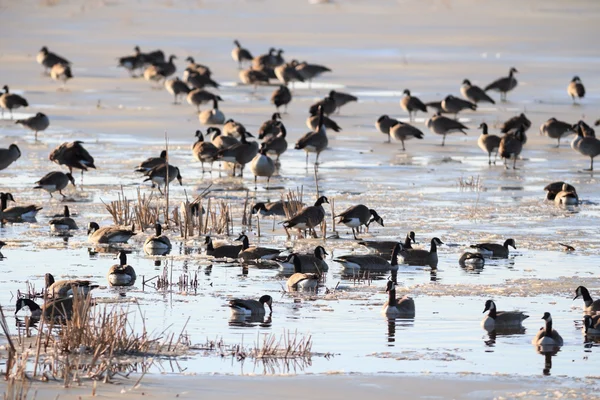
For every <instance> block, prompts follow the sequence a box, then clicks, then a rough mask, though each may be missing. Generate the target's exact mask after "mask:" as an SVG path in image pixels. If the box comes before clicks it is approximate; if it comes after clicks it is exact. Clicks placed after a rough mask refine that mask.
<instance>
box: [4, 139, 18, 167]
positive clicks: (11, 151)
mask: <svg viewBox="0 0 600 400" xmlns="http://www.w3.org/2000/svg"><path fill="white" fill-rule="evenodd" d="M20 157H21V150H20V149H19V146H17V145H16V144H14V143H13V144H11V145H10V146H8V149H0V171H2V170H3V169H6V168H8V167H9V166H10V165H11V164H12V163H14V162H15V161H17V160H18V159H19V158H20Z"/></svg>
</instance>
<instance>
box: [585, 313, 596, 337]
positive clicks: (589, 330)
mask: <svg viewBox="0 0 600 400" xmlns="http://www.w3.org/2000/svg"><path fill="white" fill-rule="evenodd" d="M582 330H583V333H585V335H586V336H598V335H600V314H598V315H595V316H593V317H592V316H590V315H584V316H583V329H582Z"/></svg>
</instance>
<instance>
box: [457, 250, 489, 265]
mask: <svg viewBox="0 0 600 400" xmlns="http://www.w3.org/2000/svg"><path fill="white" fill-rule="evenodd" d="M458 264H459V265H460V266H461V267H463V268H467V267H471V268H483V266H484V265H485V259H484V258H483V255H481V254H480V253H471V252H469V251H465V252H464V253H463V254H462V255H461V256H460V258H459V259H458Z"/></svg>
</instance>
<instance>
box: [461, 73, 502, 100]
mask: <svg viewBox="0 0 600 400" xmlns="http://www.w3.org/2000/svg"><path fill="white" fill-rule="evenodd" d="M460 94H461V95H462V96H463V97H464V98H465V99H467V100H469V101H470V102H472V103H475V104H477V103H492V104H496V102H495V101H494V99H492V98H491V97H490V96H488V95H487V93H486V92H485V91H483V89H481V88H480V87H479V86H475V85H471V81H469V80H468V79H465V80H463V83H462V86H461V87H460Z"/></svg>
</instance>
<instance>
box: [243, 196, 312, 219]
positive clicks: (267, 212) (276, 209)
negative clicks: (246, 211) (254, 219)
mask: <svg viewBox="0 0 600 400" xmlns="http://www.w3.org/2000/svg"><path fill="white" fill-rule="evenodd" d="M294 207H296V208H299V207H302V203H300V202H289V201H283V200H279V201H273V202H270V203H263V202H259V203H256V204H254V205H253V206H252V214H260V215H262V216H265V217H271V216H272V217H274V216H278V217H285V215H286V214H285V209H286V208H287V209H288V210H289V209H292V208H294Z"/></svg>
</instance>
